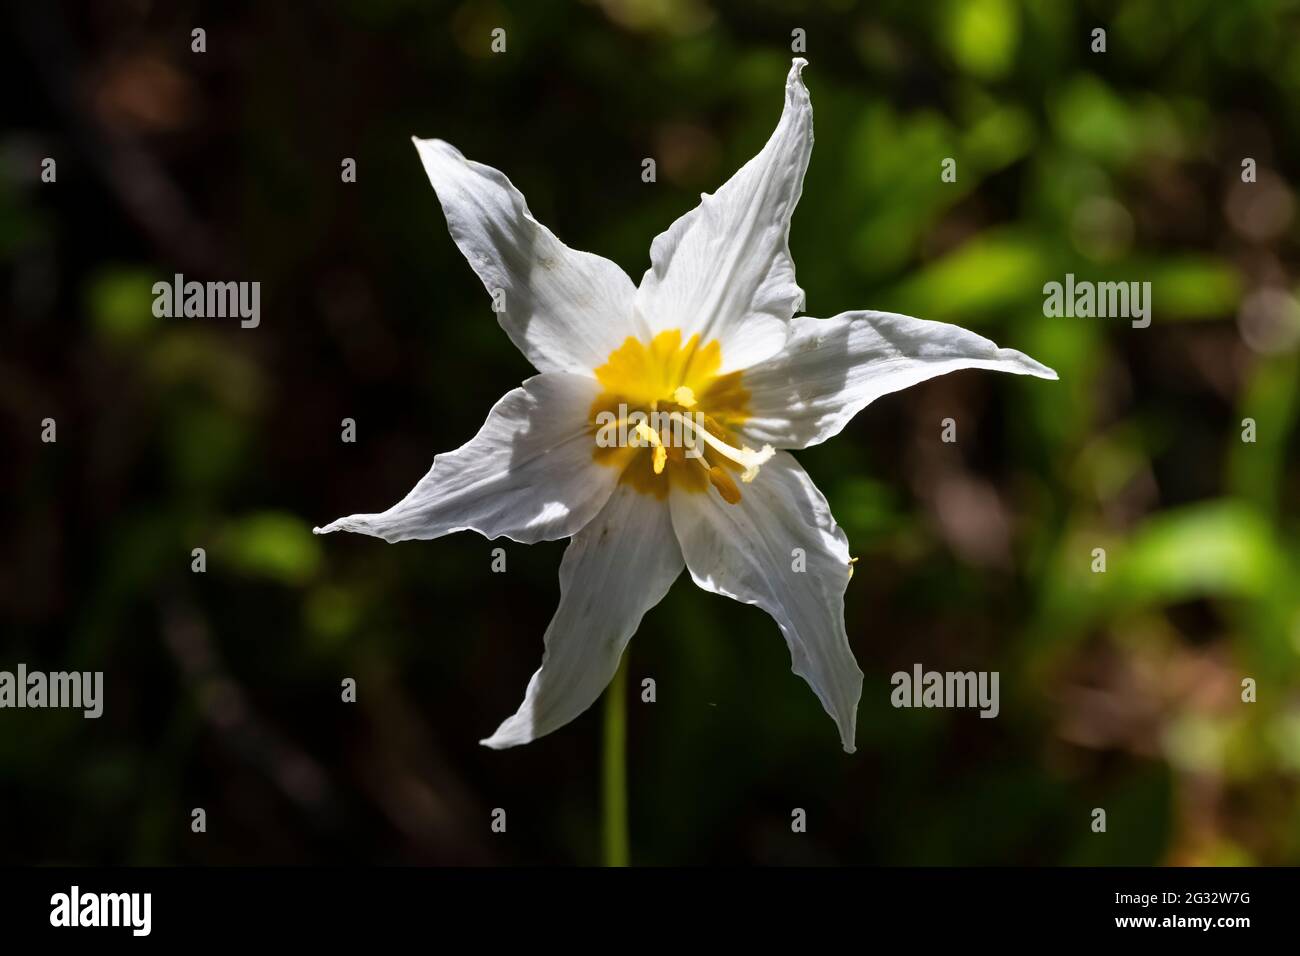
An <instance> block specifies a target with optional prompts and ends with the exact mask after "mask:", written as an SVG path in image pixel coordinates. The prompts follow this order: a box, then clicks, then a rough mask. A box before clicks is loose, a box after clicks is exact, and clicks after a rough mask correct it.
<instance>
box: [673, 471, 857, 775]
mask: <svg viewBox="0 0 1300 956" xmlns="http://www.w3.org/2000/svg"><path fill="white" fill-rule="evenodd" d="M741 495H742V497H741V500H740V502H739V503H737V504H734V505H729V504H727V503H726V502H724V501H723V500H722V499H721V498H720V497H718V495H716V494H713V493H711V492H710V493H709V494H699V493H696V494H690V493H682V492H680V491H674V493H673V494H672V495H671V496H670V499H669V501H670V503H671V505H672V513H673V529H674V530H675V531H676V532H677V539H678V540H679V541H680V542H681V547H682V554H683V556H684V557H685V558H686V567H687V568H688V569H689V570H690V572H691V577H692V578H694V579H695V583H696V584H698V585H699V586H700V587H702V588H704V589H705V590H706V591H712V592H714V593H715V594H723V595H726V596H727V597H730V598H735V599H736V600H737V601H743V602H744V603H745V604H756V605H758V606H759V607H761V608H762V609H763V610H764V611H766V612H767V613H768V614H770V615H772V617H774V618H776V623H777V624H778V625H780V628H781V633H782V634H784V635H785V640H786V643H787V644H788V645H789V647H790V655H791V657H792V658H793V660H794V672H795V673H796V674H798V675H799V676H800V677H802V678H803V679H804V680H806V681H807V682H808V683H809V684H810V685H811V686H812V689H813V691H814V692H815V693H816V694H817V697H818V699H819V700H820V701H821V702H822V706H823V707H825V708H826V712H827V713H828V714H830V715H831V717H832V718H833V719H834V720H835V723H836V725H837V726H838V727H839V730H840V740H841V742H842V743H843V745H844V749H845V750H846V751H848V752H849V753H852V752H853V749H854V742H853V735H854V726H855V724H856V721H857V712H858V699H859V698H860V697H861V696H862V671H860V670H859V669H858V665H857V662H856V661H855V660H854V659H853V652H852V651H851V650H850V649H849V640H848V635H847V634H846V633H845V630H844V591H845V589H846V588H847V587H848V583H849V545H848V540H847V539H846V538H845V537H844V532H843V531H841V530H840V529H839V526H838V525H836V524H835V519H834V518H833V517H832V516H831V510H830V506H829V505H828V504H827V503H826V499H825V498H824V497H823V496H822V493H821V492H820V491H818V490H817V486H816V485H814V484H813V483H812V479H811V478H809V477H808V475H807V473H806V472H805V471H804V470H803V469H802V468H801V467H800V466H799V463H798V462H796V461H795V460H794V458H793V456H791V455H790V454H789V453H787V452H777V454H776V456H775V457H774V458H772V460H771V461H769V462H768V463H767V464H765V465H764V466H763V468H762V470H761V471H760V472H759V473H758V477H757V478H755V479H754V481H753V482H752V483H750V484H747V485H741ZM796 548H801V549H803V553H804V560H805V561H806V565H805V570H803V571H797V570H795V567H797V563H796V552H795V549H796Z"/></svg>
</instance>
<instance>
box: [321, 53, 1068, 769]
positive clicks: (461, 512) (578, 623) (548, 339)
mask: <svg viewBox="0 0 1300 956" xmlns="http://www.w3.org/2000/svg"><path fill="white" fill-rule="evenodd" d="M805 65H806V61H804V60H803V59H796V60H795V61H794V62H793V65H792V66H791V69H790V73H789V76H788V77H787V79H786V85H785V106H784V109H783V111H782V113H781V119H780V122H779V123H778V124H777V127H776V131H775V132H774V133H773V134H772V136H771V138H770V139H769V140H768V142H767V145H766V146H764V147H763V149H762V151H761V152H760V153H759V154H758V155H757V156H755V157H754V158H753V159H752V160H750V161H749V162H748V163H746V164H745V165H744V166H743V167H741V169H740V171H739V172H737V173H736V174H735V175H734V176H733V177H732V178H731V179H730V180H728V181H727V182H726V183H725V184H724V185H723V186H722V187H721V188H720V189H719V190H718V191H717V192H716V193H714V194H713V195H711V196H710V195H703V196H701V201H700V205H699V206H697V207H696V208H695V209H693V210H692V211H691V212H689V213H687V214H686V215H685V216H683V217H682V218H680V219H678V220H677V221H676V222H675V223H673V224H672V226H671V227H670V228H669V229H668V231H667V232H665V233H663V234H662V235H660V236H659V237H658V238H656V239H655V241H654V243H653V244H652V245H651V247H650V263H651V265H650V269H649V270H648V271H647V272H646V274H645V276H644V278H643V279H642V280H641V285H640V286H639V287H638V286H634V285H633V284H632V282H631V280H630V279H628V277H627V276H626V275H625V274H624V273H623V272H622V270H620V269H619V267H618V266H616V265H614V264H613V263H612V262H609V261H608V260H606V259H603V258H601V257H599V256H595V255H592V254H590V253H586V252H579V251H576V250H574V249H570V248H569V247H568V246H566V245H564V244H563V243H562V242H560V240H559V239H557V238H556V237H555V236H554V235H553V234H552V233H551V231H550V230H549V229H547V228H546V227H545V226H543V225H541V224H540V223H539V222H537V220H536V219H534V218H533V216H532V215H531V213H529V211H528V206H527V204H526V203H525V202H524V197H523V196H522V195H520V193H519V191H518V190H516V189H515V188H514V186H513V185H511V183H510V181H509V180H508V179H507V178H506V177H505V176H504V175H503V174H501V173H500V172H498V171H497V170H495V169H492V168H491V167H489V166H484V165H482V164H480V163H475V162H471V161H470V160H467V159H466V158H465V157H464V156H462V155H461V154H460V153H459V152H458V151H457V150H456V149H455V148H453V147H452V146H450V145H448V144H447V143H445V142H442V141H441V140H436V139H431V140H420V139H416V140H414V142H415V146H416V148H417V149H418V150H419V153H420V158H421V160H422V161H423V163H424V168H425V171H426V172H427V173H428V176H429V180H430V182H432V184H433V188H434V190H435V191H436V192H437V194H438V199H439V201H440V202H441V204H442V209H443V212H444V213H445V215H446V217H447V226H448V228H449V229H450V231H451V235H452V238H453V239H454V240H455V242H456V245H457V246H458V247H459V248H460V250H461V252H462V253H463V254H464V255H465V258H466V259H468V260H469V264H470V266H471V267H472V268H473V269H474V271H475V272H476V273H477V274H478V276H479V278H480V279H481V280H482V281H483V284H484V286H486V287H487V289H488V291H489V293H492V294H493V297H494V300H495V301H496V302H498V303H499V302H502V301H503V302H504V308H503V309H501V310H500V311H499V319H500V323H501V326H502V328H504V329H505V332H506V334H507V335H508V336H509V337H510V340H511V341H512V342H514V344H515V345H516V346H518V347H519V349H520V350H521V351H522V352H523V353H524V355H525V356H526V357H527V358H528V360H529V361H530V362H532V364H533V365H534V366H535V367H536V368H537V370H538V372H539V373H540V374H538V375H535V376H533V377H532V378H530V379H528V380H527V381H526V382H524V383H523V385H522V386H521V387H519V388H517V389H515V390H514V391H511V392H509V393H507V394H506V395H505V397H504V398H502V399H501V400H500V401H499V402H498V403H497V404H496V405H495V406H494V407H493V408H492V410H491V411H490V412H489V413H488V417H487V421H486V422H485V423H484V425H483V428H482V430H481V431H479V433H478V434H477V435H476V436H475V437H474V438H472V439H471V440H470V441H469V442H468V443H466V444H464V445H462V446H461V447H460V448H458V449H457V450H455V451H452V452H448V453H446V454H442V455H438V456H437V457H436V458H434V461H433V467H432V468H431V469H430V470H429V473H428V474H427V475H425V476H424V478H423V479H422V480H421V481H420V483H419V484H418V485H416V486H415V488H414V489H413V490H412V491H411V492H410V494H408V495H407V496H406V497H405V498H403V499H402V500H401V501H400V502H398V503H397V504H396V505H394V506H393V507H392V508H389V509H388V510H387V511H384V512H382V513H379V514H357V515H352V516H350V517H347V518H341V519H339V520H338V521H335V522H333V523H332V524H329V525H326V526H325V527H323V528H317V529H315V530H316V532H317V533H328V532H331V531H340V530H342V531H356V532H360V533H363V534H369V535H374V536H376V537H380V538H383V539H384V540H386V541H389V542H395V541H403V540H409V539H431V538H438V537H441V536H442V535H445V534H450V533H451V532H453V531H462V530H465V529H472V530H474V531H477V532H479V533H480V534H482V535H485V536H486V537H488V538H496V537H499V536H502V535H504V536H506V537H508V538H511V539H512V540H515V541H520V542H525V543H531V542H535V541H544V540H554V539H557V538H565V537H572V538H573V541H572V542H571V543H570V545H569V548H568V550H567V551H566V552H565V554H564V559H563V561H562V563H561V565H560V605H559V608H558V609H557V610H556V612H555V617H554V619H553V620H552V621H551V624H550V626H549V627H548V628H547V630H546V636H545V653H544V655H543V657H542V666H541V668H540V669H539V670H538V671H537V672H536V673H535V674H533V676H532V679H531V680H530V681H529V682H528V689H527V692H526V693H525V695H524V701H523V704H522V705H521V706H520V707H519V710H518V711H517V712H516V713H515V714H514V715H513V716H512V717H509V718H507V719H506V720H505V721H504V722H503V723H502V724H501V726H500V727H499V728H498V729H497V731H496V733H494V734H493V735H492V736H491V737H489V738H487V739H486V740H484V741H483V743H484V744H486V745H487V746H489V747H494V748H504V747H513V746H516V745H518V744H523V743H527V742H529V741H531V740H535V739H537V738H538V737H540V736H542V735H544V734H548V733H550V732H551V731H553V730H556V729H557V728H559V727H562V726H564V725H565V724H567V723H568V722H569V721H571V720H573V719H574V718H575V717H577V716H578V715H579V714H581V713H582V712H583V711H584V710H586V709H587V708H588V707H589V706H591V704H592V703H593V702H594V701H595V700H596V699H597V698H598V697H599V696H600V694H601V692H602V691H603V690H604V688H605V686H606V685H607V684H608V683H609V682H610V680H611V679H612V678H613V676H614V673H615V671H616V670H617V668H618V664H619V660H620V658H621V657H622V654H623V650H624V648H625V647H626V646H627V643H628V641H629V640H630V639H631V637H632V635H633V633H635V631H636V629H637V626H638V624H639V623H640V621H641V617H642V616H643V615H644V614H645V612H646V611H648V610H649V609H650V608H652V607H654V606H655V605H656V604H657V603H658V602H659V601H660V599H662V598H663V596H664V594H665V593H666V592H667V591H668V588H669V586H670V585H671V584H672V583H673V581H674V580H675V579H676V578H677V576H678V574H679V573H680V572H681V570H682V568H683V567H685V568H687V569H689V571H690V574H691V577H692V579H693V580H694V581H695V583H696V584H697V585H699V586H700V587H701V588H704V589H705V590H706V591H712V592H714V593H716V594H722V595H725V596H727V597H730V598H734V599H736V600H737V601H742V602H744V603H746V604H756V605H758V606H759V607H761V608H762V609H763V610H764V611H766V612H767V613H768V614H770V615H771V616H772V617H773V618H775V620H776V623H777V626H778V627H779V628H780V629H781V633H782V634H783V635H784V637H785V640H786V643H787V644H788V645H789V648H790V654H791V656H792V658H793V662H794V668H793V669H794V672H795V673H796V674H798V675H799V676H800V677H802V678H803V679H804V680H806V681H807V682H808V683H809V684H810V685H811V686H812V689H813V691H814V692H815V693H816V694H817V697H818V699H819V700H820V701H821V703H822V706H823V707H824V708H825V709H826V712H827V713H828V714H830V716H831V717H832V718H833V719H834V721H835V723H836V725H837V726H838V728H839V734H840V740H841V743H842V744H843V746H844V749H845V750H846V751H848V752H850V753H852V752H853V749H854V728H855V723H856V715H857V706H858V699H859V697H860V696H861V694H862V672H861V671H860V670H859V669H858V665H857V662H856V661H855V660H854V658H853V653H852V651H851V650H850V649H849V641H848V637H847V634H846V633H845V628H844V592H845V589H846V588H847V586H848V582H849V577H850V574H851V570H852V568H851V560H850V557H849V547H848V541H847V539H846V538H845V535H844V533H843V532H842V531H841V530H840V529H839V527H838V526H837V525H836V523H835V519H834V518H833V517H832V516H831V512H830V508H829V506H828V505H827V502H826V499H825V497H823V495H822V493H821V492H820V491H818V490H817V487H816V486H815V485H814V484H813V482H812V479H810V478H809V477H808V475H807V473H805V472H804V470H803V469H802V468H801V467H800V466H799V464H798V463H797V462H796V461H795V459H794V457H793V456H792V455H791V454H790V450H791V449H800V448H807V447H809V446H811V445H816V444H817V443H819V442H823V441H825V440H826V439H828V438H831V437H832V436H834V435H836V434H838V433H839V432H840V431H841V430H842V429H843V428H844V426H845V425H846V424H847V423H848V421H849V419H851V418H852V417H853V416H854V415H855V414H857V412H858V411H859V410H860V409H862V408H863V407H865V406H866V405H867V404H868V403H870V402H871V401H873V400H874V399H876V398H878V397H880V396H881V395H885V394H888V393H890V392H894V391H898V390H899V389H902V388H906V387H907V386H909V385H913V384H915V383H917V382H921V381H924V380H925V379H929V378H932V377H934V376H937V375H943V374H946V373H948V372H953V371H956V370H958V369H965V368H981V369H992V370H994V371H1000V372H1011V373H1014V374H1017V375H1034V376H1037V377H1039V378H1046V379H1055V378H1056V373H1055V372H1053V371H1052V370H1051V369H1049V368H1047V367H1046V366H1044V365H1041V364H1039V363H1038V362H1036V361H1034V360H1033V359H1031V358H1029V357H1028V356H1026V355H1023V354H1021V353H1020V352H1016V351H1013V350H1012V349H1003V348H999V347H998V346H997V345H995V344H994V343H993V342H991V341H989V340H988V339H986V338H983V337H981V336H979V335H976V334H975V333H973V332H968V331H966V330H965V329H962V328H959V327H958V326H955V325H948V324H945V323H941V322H929V321H925V320H922V319H914V318H910V317H908V316H905V315H896V314H892V313H887V312H845V313H842V314H840V315H837V316H835V317H834V318H830V319H816V318H810V317H807V316H799V317H795V313H796V312H799V311H802V309H803V305H804V294H803V290H802V289H800V288H799V286H798V285H796V284H795V275H794V263H793V261H791V258H790V250H789V247H788V235H789V230H790V216H791V214H792V213H793V212H794V207H795V204H796V202H797V201H798V199H799V194H800V191H801V190H802V186H803V176H804V170H805V169H806V167H807V165H808V158H809V154H810V153H811V151H812V144H813V134H812V105H811V103H810V101H809V97H808V90H807V88H806V87H805V86H804V83H803V79H802V76H801V74H802V71H803V68H804V66H805ZM611 426H619V427H618V428H611ZM615 432H617V433H618V434H619V435H626V436H629V438H628V440H627V441H624V442H619V441H613V442H611V441H610V440H608V439H609V438H610V436H611V435H613V434H614V433H615ZM796 549H801V550H802V555H803V561H802V565H803V566H802V567H800V564H801V562H800V561H798V560H796V559H795V555H796V554H799V552H798V551H796ZM796 568H798V569H799V570H796Z"/></svg>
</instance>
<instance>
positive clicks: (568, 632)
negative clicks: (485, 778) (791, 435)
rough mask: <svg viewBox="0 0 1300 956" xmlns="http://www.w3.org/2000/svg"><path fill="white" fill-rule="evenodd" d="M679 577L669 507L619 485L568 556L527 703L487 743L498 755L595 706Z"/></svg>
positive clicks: (679, 556) (679, 557) (679, 564)
mask: <svg viewBox="0 0 1300 956" xmlns="http://www.w3.org/2000/svg"><path fill="white" fill-rule="evenodd" d="M681 570H682V553H681V549H680V548H678V546H677V539H676V538H675V537H674V536H673V528H672V521H671V519H670V518H669V516H668V503H667V501H660V500H658V499H656V498H653V497H650V496H648V495H643V494H640V493H638V492H637V491H636V490H634V489H633V488H632V487H631V486H629V485H625V484H624V485H619V487H618V488H617V489H615V491H614V493H613V494H612V495H611V496H610V498H609V501H608V502H607V503H606V505H605V508H604V510H603V511H601V513H600V514H598V515H597V516H596V517H595V518H594V519H592V521H591V523H590V524H589V525H587V527H585V528H583V529H582V530H581V531H579V532H578V533H577V534H576V535H574V536H573V541H572V543H571V544H570V545H569V549H568V550H567V551H565V552H564V560H563V562H561V564H560V606H559V607H558V608H557V609H556V611H555V617H554V618H553V619H552V620H551V625H550V627H548V628H547V629H546V652H545V654H543V655H542V666H541V668H540V669H539V670H538V671H537V672H536V673H535V674H533V676H532V679H531V680H529V682H528V691H527V692H526V693H525V695H524V702H523V704H521V705H520V707H519V710H518V712H517V713H515V715H514V716H512V717H509V718H508V719H506V720H505V722H504V723H502V724H501V726H500V727H498V728H497V731H496V733H494V734H493V735H492V736H491V737H489V738H488V739H486V740H484V741H482V743H483V744H485V745H486V746H488V747H494V748H497V749H501V748H505V747H515V746H518V745H519V744H526V743H528V742H529V741H530V740H536V739H537V738H538V737H541V736H543V735H545V734H549V733H550V732H551V731H553V730H556V729H558V728H560V727H563V726H564V725H565V724H567V723H568V722H569V721H571V720H573V718H575V717H577V716H578V715H579V714H581V713H582V712H583V711H585V710H586V709H587V708H588V707H590V706H591V705H592V704H593V703H594V702H595V700H596V698H597V697H599V696H600V694H601V691H603V690H604V689H605V687H606V686H607V685H608V684H609V682H610V679H611V678H612V677H613V676H614V672H615V671H616V670H617V669H618V662H619V660H620V658H622V656H623V649H624V648H625V647H626V646H627V642H628V641H629V640H630V639H631V637H632V635H633V634H634V633H636V629H637V625H639V624H640V623H641V617H642V615H644V614H645V612H646V611H648V610H649V609H650V608H652V607H654V606H655V605H656V604H658V603H659V601H660V600H661V599H662V598H663V596H664V595H665V594H667V593H668V588H669V587H670V586H671V585H672V583H673V581H674V580H676V578H677V575H678V574H680V573H681Z"/></svg>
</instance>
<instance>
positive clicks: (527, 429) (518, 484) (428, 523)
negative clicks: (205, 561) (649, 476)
mask: <svg viewBox="0 0 1300 956" xmlns="http://www.w3.org/2000/svg"><path fill="white" fill-rule="evenodd" d="M599 391H600V386H599V385H598V384H597V383H596V380H595V379H591V378H586V377H583V376H580V375H565V374H562V373H560V372H549V373H547V374H544V375H535V376H533V377H532V378H530V379H529V380H528V381H526V382H524V384H523V386H522V387H520V388H516V389H515V390H514V391H511V392H507V393H506V395H505V396H504V397H503V398H502V399H501V400H500V401H499V402H497V403H496V405H495V406H493V408H492V411H490V412H489V413H488V417H487V421H486V422H484V423H483V427H482V428H481V429H480V430H479V433H478V434H477V435H475V436H474V437H473V438H472V439H471V440H470V441H468V442H466V443H465V444H464V445H462V446H461V447H460V448H458V449H456V450H455V451H453V452H447V453H446V454H442V455H439V456H437V457H436V458H434V460H433V467H432V468H430V469H429V473H428V474H427V475H425V476H424V478H423V479H421V480H420V483H419V484H418V485H416V486H415V488H414V489H413V490H412V491H411V493H410V494H408V495H407V496H406V497H405V498H403V499H402V500H401V501H400V502H398V503H397V504H395V505H393V507H391V508H389V509H388V510H387V511H385V512H383V513H382V514H359V515H352V516H351V517H348V518H340V519H339V520H338V521H335V522H333V523H332V524H329V525H326V526H325V527H324V528H316V529H315V531H316V533H317V534H327V533H329V532H331V531H356V532H359V533H361V534H370V535H374V536H375V537H378V538H383V539H384V540H386V541H390V542H392V541H406V540H409V539H412V538H420V539H428V538H439V537H441V536H442V535H444V534H451V533H452V532H453V531H464V530H467V529H470V530H474V531H477V532H479V533H480V534H483V535H486V536H487V537H489V538H496V537H499V536H500V535H505V536H506V537H508V538H511V539H513V540H515V541H522V542H525V543H529V544H531V543H532V542H535V541H550V540H554V539H555V538H566V537H568V536H569V535H571V534H573V533H574V532H575V531H577V530H578V529H580V528H581V527H582V526H583V525H585V524H586V523H587V522H588V521H590V520H591V519H592V517H594V516H595V514H596V513H597V512H598V511H600V509H601V507H602V506H603V505H604V504H605V500H606V499H607V498H608V497H609V494H610V492H611V491H612V490H613V488H614V485H615V484H616V483H617V481H618V471H617V469H614V468H607V467H604V466H602V465H598V464H597V463H596V462H595V461H594V460H593V459H592V449H593V447H594V439H593V437H592V431H591V424H590V418H589V415H590V412H591V406H592V403H593V402H594V401H595V399H596V396H597V394H598V393H599Z"/></svg>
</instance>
